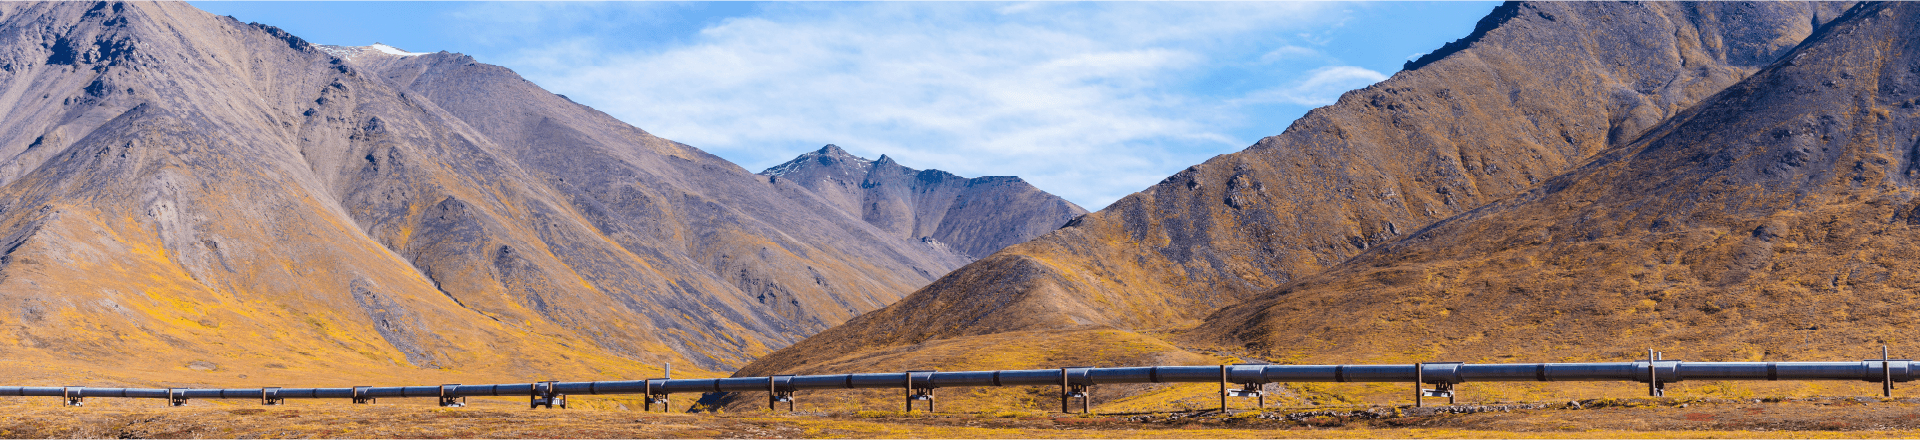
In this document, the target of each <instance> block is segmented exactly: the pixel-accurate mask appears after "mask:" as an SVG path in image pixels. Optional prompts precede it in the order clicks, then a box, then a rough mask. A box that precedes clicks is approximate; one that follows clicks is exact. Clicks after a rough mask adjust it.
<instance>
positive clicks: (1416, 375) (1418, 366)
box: [1413, 362, 1427, 408]
mask: <svg viewBox="0 0 1920 440" xmlns="http://www.w3.org/2000/svg"><path fill="white" fill-rule="evenodd" d="M1422 365H1425V364H1422V363H1419V362H1414V363H1413V407H1415V408H1419V407H1422V406H1427V369H1426V367H1423V366H1422Z"/></svg>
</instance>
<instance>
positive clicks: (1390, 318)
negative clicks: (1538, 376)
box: [1200, 3, 1920, 361]
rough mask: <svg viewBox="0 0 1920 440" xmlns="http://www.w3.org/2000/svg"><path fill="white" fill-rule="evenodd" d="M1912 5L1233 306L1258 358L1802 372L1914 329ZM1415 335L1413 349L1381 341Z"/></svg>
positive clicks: (1917, 84) (1916, 52) (1919, 163)
mask: <svg viewBox="0 0 1920 440" xmlns="http://www.w3.org/2000/svg"><path fill="white" fill-rule="evenodd" d="M1917 102H1920V7H1917V6H1914V5H1912V4H1910V3H1883V4H1866V5H1860V6H1858V7H1855V8H1853V9H1851V10H1849V11H1848V12H1847V13H1846V14H1845V15H1844V16H1841V17H1840V18H1838V19H1836V20H1835V21H1834V22H1833V23H1832V24H1830V25H1828V26H1826V27H1824V28H1822V29H1821V30H1820V32H1819V33H1817V34H1815V35H1813V36H1811V37H1809V38H1807V39H1806V42H1805V43H1803V44H1802V45H1800V46H1799V47H1798V48H1796V49H1794V50H1793V51H1791V52H1789V53H1787V54H1785V55H1784V56H1783V57H1782V59H1781V60H1779V61H1777V62H1775V63H1774V64H1773V65H1771V66H1769V67H1768V68H1766V69H1765V70H1763V71H1761V72H1759V73H1757V74H1755V75H1753V76H1751V77H1749V78H1747V79H1746V80H1744V81H1742V82H1740V83H1738V84H1736V85H1734V86H1732V87H1729V88H1727V89H1726V90H1724V91H1722V92H1720V93H1719V94H1717V95H1715V96H1714V97H1713V98H1712V99H1710V100H1708V101H1706V102H1704V103H1702V104H1700V105H1699V106H1697V107H1695V108H1693V109H1690V110H1688V111H1686V112H1683V113H1681V114H1679V115H1677V116H1675V117H1673V118H1671V119H1669V120H1668V121H1667V122H1665V123H1663V124H1661V125H1660V126H1658V127H1657V128H1655V129H1654V130H1652V131H1651V132H1649V133H1648V134H1647V135H1646V136H1644V137H1641V138H1640V139H1639V140H1637V141H1634V142H1632V143H1629V144H1625V145H1621V146H1617V147H1616V148H1613V149H1611V150H1609V151H1607V152H1604V153H1602V154H1599V155H1597V156H1596V157H1595V158H1594V159H1593V160H1592V161H1590V162H1588V163H1586V164H1584V165H1582V166H1580V167H1578V168H1577V169H1575V170H1573V171H1571V172H1569V173H1567V174H1565V175H1562V176H1558V177H1554V178H1552V179H1549V180H1546V181H1544V182H1543V183H1542V184H1541V185H1539V186H1538V187H1536V188H1534V189H1531V190H1529V191H1527V192H1524V193H1521V194H1517V195H1515V196H1513V197H1511V198H1508V199H1505V200H1501V201H1498V202H1496V203H1493V204H1489V205H1487V206H1484V207H1481V208H1478V209H1475V210H1473V211H1470V212H1468V213H1465V214H1462V215H1460V216H1457V217H1455V218H1451V219H1448V220H1446V221H1444V222H1440V223H1438V224H1436V225H1433V226H1431V227H1429V228H1427V229H1425V230H1422V231H1420V232H1418V233H1416V234H1413V235H1411V236H1409V237H1407V238H1406V239H1403V240H1401V241H1398V242H1395V243H1392V244H1388V245H1385V246H1379V247H1376V248H1374V249H1371V250H1369V252H1367V253H1366V254H1363V255H1361V256H1359V257H1357V258H1355V259H1353V260H1352V261H1349V262H1347V263H1346V264H1342V265H1340V266H1338V267H1336V268H1334V269H1331V270H1328V271H1326V272H1324V273H1321V274H1319V275H1316V276H1313V277H1310V278H1307V279H1304V280H1302V281H1301V282H1299V283H1296V284H1293V285H1290V286H1287V287H1285V288H1283V289H1279V290H1277V291H1274V292H1271V293H1268V294H1266V295H1263V296H1262V297H1261V298H1259V299H1258V300H1255V301H1251V302H1248V303H1246V304H1244V305H1240V306H1236V307H1232V308H1229V309H1227V310H1224V311H1222V312H1220V313H1219V314H1217V315H1215V316H1213V317H1212V318H1211V319H1209V320H1208V321H1207V324H1206V325H1203V326H1201V327H1200V328H1201V331H1200V334H1202V335H1207V336H1212V337H1218V338H1224V339H1228V340H1239V341H1244V342H1246V343H1249V344H1250V345H1251V346H1252V347H1253V348H1254V349H1256V350H1258V351H1260V352H1264V353H1269V354H1272V355H1276V356H1284V355H1285V354H1288V353H1304V352H1313V351H1316V350H1324V349H1325V348H1327V347H1340V349H1341V350H1339V351H1341V352H1344V353H1354V354H1353V356H1360V355H1359V354H1358V353H1373V354H1396V353H1408V352H1422V353H1428V354H1430V355H1431V356H1433V357H1434V358H1435V359H1436V360H1438V359H1441V358H1444V359H1473V358H1478V357H1482V356H1492V355H1496V354H1513V353H1537V352H1543V351H1547V350H1551V351H1550V352H1551V353H1557V354H1560V355H1563V356H1567V357H1570V358H1612V359H1620V358H1629V357H1633V356H1637V355H1638V356H1643V354H1641V353H1644V352H1643V351H1639V350H1644V349H1645V348H1647V347H1655V348H1664V349H1667V350H1668V352H1669V353H1672V354H1675V355H1676V357H1677V356H1679V355H1684V356H1687V358H1688V359H1696V358H1697V359H1711V360H1729V361H1732V360H1763V359H1764V360H1798V359H1818V358H1832V357H1835V356H1862V355H1865V354H1866V353H1869V352H1873V351H1874V349H1875V348H1877V347H1876V346H1878V345H1881V344H1892V345H1894V346H1895V349H1896V350H1902V349H1903V348H1902V346H1905V347H1904V349H1905V350H1911V348H1912V347H1911V339H1910V338H1908V337H1907V336H1906V333H1907V329H1910V328H1912V327H1913V326H1915V325H1916V324H1920V316H1916V315H1915V313H1914V312H1913V310H1915V309H1916V308H1920V298H1916V297H1915V296H1914V294H1913V292H1915V291H1916V290H1920V270H1916V269H1915V268H1914V266H1913V265H1911V264H1906V262H1907V261H1910V260H1911V259H1912V258H1914V257H1916V256H1920V199H1916V195H1920V181H1917V180H1916V179H1920V147H1916V143H1915V139H1920V109H1916V108H1915V104H1916V103H1917ZM1407 334H1418V335H1421V337H1419V338H1406V337H1393V336H1388V335H1407Z"/></svg>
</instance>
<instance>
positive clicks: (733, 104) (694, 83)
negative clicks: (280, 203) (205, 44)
mask: <svg viewBox="0 0 1920 440" xmlns="http://www.w3.org/2000/svg"><path fill="white" fill-rule="evenodd" d="M192 4H193V5H194V6H196V7H199V8H201V9H204V10H207V11H209V12H212V13H215V14H219V15H231V16H234V17H235V18H238V19H240V20H241V21H247V22H260V23H265V24H270V25H274V26H278V27H280V28H282V29H285V30H287V31H288V32H291V33H293V34H294V35H298V36H300V37H301V38H304V39H306V40H307V41H310V42H313V43H318V44H333V45H346V46H363V45H369V44H373V43H375V42H379V43H385V44H387V45H391V46H395V47H399V48H401V49H404V50H408V51H414V52H436V51H442V50H444V51H449V52H458V53H464V54H467V55H471V56H473V57H474V58H475V59H477V60H479V61H480V62H484V63H489V64H495V65H500V66H505V67H507V68H510V69H513V70H514V71H515V72H517V73H519V74H520V75H521V76H523V77H526V78H527V79H528V80H531V81H533V82H534V83H535V84H539V85H540V86H541V87H544V88H546V89H547V90H550V91H552V92H554V93H559V94H562V95H566V96H567V97H568V98H571V99H573V100H574V101H575V102H579V103H582V104H586V105H588V106H591V107H593V108H595V109H599V110H601V111H604V112H606V113H608V114H610V115H613V116H614V117H616V118H619V119H620V120H622V121H625V122H627V123H629V124H632V125H634V126H637V127H640V128H641V129H645V130H647V131H648V132H650V133H653V134H655V135H658V136H660V137H664V138H667V139H672V140H675V141H679V142H682V143H685V144H688V145H692V146H695V147H698V148H700V149H702V150H705V151H707V152H709V153H713V154H715V155H718V156H720V157H723V158H726V159H727V160H730V161H733V162H734V163H736V164H739V165H740V166H741V167H744V168H746V169H748V170H749V171H754V172H758V171H760V170H764V169H766V168H769V167H772V166H774V165H778V164H780V163H782V162H785V161H787V160H791V159H793V157H794V156H797V155H799V154H802V153H805V152H808V151H813V150H817V149H819V148H820V147H821V146H823V145H826V144H836V145H839V146H840V147H841V148H844V149H846V150H847V151H848V152H851V153H853V154H856V155H860V156H863V157H867V158H870V159H871V158H877V157H879V156H880V155H882V154H884V155H887V156H889V157H892V158H893V159H894V160H895V161H897V162H899V163H900V164H902V165H905V166H908V167H912V168H919V169H940V170H945V171H948V172H952V173H955V174H959V175H962V176H968V177H977V176H1005V175H1013V176H1020V177H1021V178H1024V179H1026V180H1027V181H1028V182H1031V183H1033V184H1034V185H1035V186H1038V187H1039V188H1040V189H1042V190H1046V191H1048V192H1052V193H1054V194H1058V195H1060V196H1061V197H1065V198H1067V199H1068V200H1071V201H1073V202H1074V203H1077V204H1079V205H1081V206H1082V207H1085V208H1087V209H1090V210H1099V209H1100V208H1102V207H1105V206H1106V205H1107V204H1109V203H1112V202H1113V201H1114V200H1117V199H1119V198H1121V197H1124V196H1126V195H1127V194H1130V193H1133V192H1136V191H1140V190H1143V189H1146V188H1147V187H1149V186H1151V185H1153V184H1154V183H1156V182H1159V181H1160V180H1161V179H1164V178H1166V176H1169V175H1172V174H1173V173H1176V172H1179V171H1180V170H1181V169H1184V168H1186V167H1188V166H1191V165H1194V164H1198V163H1200V162H1204V161H1206V160H1207V159H1208V158H1211V157H1213V156H1216V155H1220V154H1226V153H1232V152H1235V151H1240V150H1242V149H1245V148H1246V147H1248V146H1251V145H1252V144H1253V143H1254V142H1257V141H1259V140H1260V138H1262V137H1265V136H1272V135H1277V134H1280V133H1281V132H1282V131H1284V130H1285V129H1286V128H1287V126H1288V125H1289V124H1291V123H1292V122H1293V120H1294V119H1297V118H1299V117H1300V116H1301V115H1304V114H1305V113H1306V112H1307V111H1308V110H1311V109H1313V108H1315V107H1320V106H1324V105H1328V104H1332V103H1333V102H1334V101H1335V100H1336V99H1338V98H1339V96H1340V94H1341V93H1343V92H1346V91H1348V90H1352V89H1356V88H1362V87H1366V86H1367V85H1370V84H1373V83H1376V82H1379V81H1381V80H1384V79H1386V78H1388V77H1390V76H1392V75H1393V74H1394V73H1395V72H1398V71H1399V70H1400V67H1401V65H1402V63H1405V62H1406V61H1407V60H1409V59H1412V58H1414V57H1417V56H1419V55H1420V54H1423V53H1426V52H1428V51H1431V50H1434V49H1437V48H1439V47H1440V46H1441V45H1442V44H1445V43H1446V42H1448V41H1452V40H1454V39H1458V38H1461V37H1464V36H1466V35H1467V34H1468V33H1469V32H1471V31H1472V30H1473V25H1474V23H1475V22H1476V21H1478V20H1479V19H1480V17H1482V16H1484V15H1486V14H1487V13H1488V12H1489V11H1491V10H1492V9H1493V8H1494V6H1497V3H1495V2H1304V3H1291V2H1228V3H1214V2H1167V3H1162V2H1035V3H994V2H961V3H945V2H877V3H866V2H773V3H760V2H691V3H673V2H300V1H270V2H248V1H236V2H229V1H195V2H192Z"/></svg>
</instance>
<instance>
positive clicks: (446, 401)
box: [440, 383, 467, 408]
mask: <svg viewBox="0 0 1920 440" xmlns="http://www.w3.org/2000/svg"><path fill="white" fill-rule="evenodd" d="M459 390H460V384H457V383H450V384H441V385H440V407H441V408H465V407H466V406H467V396H462V395H460V393H459Z"/></svg>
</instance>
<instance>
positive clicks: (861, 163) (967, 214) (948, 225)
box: [760, 145, 1087, 258]
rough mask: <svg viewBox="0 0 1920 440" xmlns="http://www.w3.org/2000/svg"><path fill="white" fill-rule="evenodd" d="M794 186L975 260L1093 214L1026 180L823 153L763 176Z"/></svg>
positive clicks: (831, 150)
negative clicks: (790, 183) (956, 173)
mask: <svg viewBox="0 0 1920 440" xmlns="http://www.w3.org/2000/svg"><path fill="white" fill-rule="evenodd" d="M760 175H762V176H768V178H769V179H772V180H776V181H782V180H783V181H792V182H795V183H798V184H800V186H803V187H806V188H807V189H809V190H813V192H814V194H815V195H818V196H819V197H820V198H821V199H825V200H826V201H827V202H828V203H831V204H833V205H834V206H837V207H839V208H840V209H842V210H845V211H846V212H848V213H852V214H853V215H855V216H857V217H860V218H862V219H865V220H866V221H867V223H872V224H873V225H874V226H875V227H879V228H880V229H881V230H883V231H887V232H889V233H892V234H893V235H894V236H896V237H903V238H907V239H912V240H920V241H923V242H927V243H940V244H944V245H946V246H949V247H951V248H953V249H954V250H955V251H958V252H960V253H962V254H965V255H967V256H969V257H973V258H982V257H986V256H988V255H992V254H993V253H994V252H995V251H998V250H1000V248H1004V247H1007V246H1008V245H1011V244H1014V243H1019V242H1023V241H1027V240H1031V239H1033V238H1034V237H1038V236H1040V235H1041V234H1045V233H1047V232H1052V231H1053V230H1055V229H1059V228H1060V225H1062V224H1065V223H1066V222H1067V221H1068V220H1072V219H1073V218H1074V217H1077V216H1079V215H1081V214H1086V213H1087V210H1086V209H1084V208H1081V207H1080V205H1075V204H1073V202H1069V201H1067V200H1066V199H1062V198H1060V197H1059V196H1055V195H1053V194H1049V193H1047V192H1046V191H1041V190H1040V189H1039V188H1035V187H1034V186H1033V185H1031V184H1028V183H1027V182H1026V181H1024V180H1020V178H1019V177H1013V176H988V177H975V178H966V177H960V176H955V175H953V174H951V173H947V172H945V171H940V170H925V171H921V170H916V169H912V168H907V167H905V166H902V165H900V164H898V163H895V162H894V161H893V159H892V158H889V157H887V156H886V155H881V156H880V159H879V160H868V159H866V158H862V157H859V156H854V155H852V154H849V153H847V152H846V150H842V149H840V147H839V146H836V145H827V146H825V147H821V148H820V150H819V151H814V152H810V153H806V154H802V155H800V157H796V158H794V159H793V160H790V161H787V162H786V163H783V164H780V165H777V166H774V167H772V168H768V169H767V170H766V171H761V172H760Z"/></svg>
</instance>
